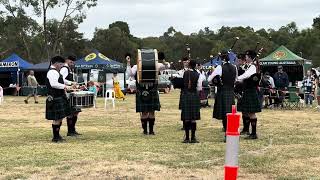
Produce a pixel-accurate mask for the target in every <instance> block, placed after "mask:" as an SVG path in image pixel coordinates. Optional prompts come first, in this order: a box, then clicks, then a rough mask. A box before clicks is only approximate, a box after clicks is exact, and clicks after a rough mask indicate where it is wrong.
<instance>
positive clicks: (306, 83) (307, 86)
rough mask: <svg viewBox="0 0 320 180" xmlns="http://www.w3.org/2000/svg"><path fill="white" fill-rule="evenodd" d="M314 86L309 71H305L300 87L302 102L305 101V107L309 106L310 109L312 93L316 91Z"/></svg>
mask: <svg viewBox="0 0 320 180" xmlns="http://www.w3.org/2000/svg"><path fill="white" fill-rule="evenodd" d="M315 85H316V84H315V79H314V77H313V76H312V75H311V72H310V71H307V76H306V77H304V79H303V81H302V87H303V90H304V100H305V103H306V106H308V105H310V106H311V107H312V101H313V97H314V92H315V89H316V86H315Z"/></svg>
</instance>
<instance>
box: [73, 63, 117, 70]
mask: <svg viewBox="0 0 320 180" xmlns="http://www.w3.org/2000/svg"><path fill="white" fill-rule="evenodd" d="M75 67H76V68H79V69H121V68H123V65H120V64H112V65H110V64H81V65H75Z"/></svg>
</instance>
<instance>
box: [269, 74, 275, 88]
mask: <svg viewBox="0 0 320 180" xmlns="http://www.w3.org/2000/svg"><path fill="white" fill-rule="evenodd" d="M268 81H269V83H270V84H271V88H275V87H276V86H275V85H274V80H273V77H271V76H268Z"/></svg>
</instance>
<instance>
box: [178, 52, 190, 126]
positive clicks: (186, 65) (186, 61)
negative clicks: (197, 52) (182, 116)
mask: <svg viewBox="0 0 320 180" xmlns="http://www.w3.org/2000/svg"><path fill="white" fill-rule="evenodd" d="M189 62H190V59H189V58H188V57H184V58H182V64H183V69H181V70H180V71H178V74H179V76H181V77H182V78H183V75H184V72H186V71H188V69H189ZM181 98H182V89H181V91H180V98H179V109H180V110H181ZM184 125H185V124H184V123H183V126H182V128H181V130H185V127H184Z"/></svg>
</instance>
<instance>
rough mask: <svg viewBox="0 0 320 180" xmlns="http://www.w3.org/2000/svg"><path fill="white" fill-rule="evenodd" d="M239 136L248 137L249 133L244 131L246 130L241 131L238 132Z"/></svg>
mask: <svg viewBox="0 0 320 180" xmlns="http://www.w3.org/2000/svg"><path fill="white" fill-rule="evenodd" d="M240 135H250V133H249V131H246V130H242V131H241V132H240Z"/></svg>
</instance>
